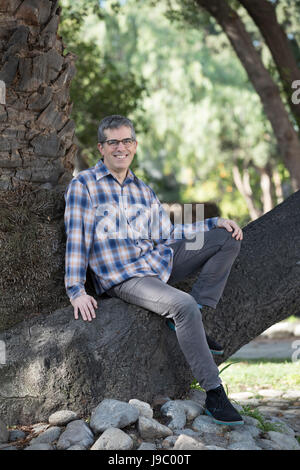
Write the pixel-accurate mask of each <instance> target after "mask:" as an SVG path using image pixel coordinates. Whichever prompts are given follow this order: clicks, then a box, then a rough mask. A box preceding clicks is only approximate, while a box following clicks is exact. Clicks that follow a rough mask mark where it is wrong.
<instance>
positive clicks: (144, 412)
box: [128, 398, 153, 418]
mask: <svg viewBox="0 0 300 470" xmlns="http://www.w3.org/2000/svg"><path fill="white" fill-rule="evenodd" d="M128 403H129V405H132V406H134V407H135V408H137V409H138V410H139V413H140V416H145V417H146V418H153V410H152V408H151V406H150V405H149V403H146V402H145V401H141V400H137V399H136V398H134V399H132V400H129V402H128Z"/></svg>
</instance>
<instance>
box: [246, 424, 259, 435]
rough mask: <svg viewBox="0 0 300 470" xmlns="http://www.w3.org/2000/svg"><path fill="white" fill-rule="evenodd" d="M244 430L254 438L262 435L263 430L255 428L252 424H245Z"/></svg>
mask: <svg viewBox="0 0 300 470" xmlns="http://www.w3.org/2000/svg"><path fill="white" fill-rule="evenodd" d="M243 428H244V431H247V432H249V434H251V436H252V437H259V436H260V435H261V433H262V430H261V429H259V428H258V427H257V426H253V425H252V424H245V425H244V426H243Z"/></svg>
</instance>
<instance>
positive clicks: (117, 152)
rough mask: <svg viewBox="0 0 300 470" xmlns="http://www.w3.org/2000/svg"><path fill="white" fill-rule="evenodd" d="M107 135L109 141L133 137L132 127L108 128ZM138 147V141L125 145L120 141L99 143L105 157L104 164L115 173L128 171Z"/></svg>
mask: <svg viewBox="0 0 300 470" xmlns="http://www.w3.org/2000/svg"><path fill="white" fill-rule="evenodd" d="M105 135H106V140H109V141H110V140H123V139H131V138H132V137H131V129H130V127H127V126H122V127H120V128H119V129H106V130H105ZM136 148H137V142H136V141H134V142H132V143H131V144H129V145H124V143H123V142H119V143H118V145H109V142H104V143H103V144H100V143H98V149H99V151H100V153H101V154H102V155H103V157H104V159H103V162H104V164H105V165H106V166H107V168H108V169H109V170H111V171H113V172H115V173H123V172H124V171H125V170H126V171H127V169H128V168H129V166H130V164H131V162H132V160H133V157H134V155H135V153H136Z"/></svg>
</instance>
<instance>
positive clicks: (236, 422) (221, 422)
mask: <svg viewBox="0 0 300 470" xmlns="http://www.w3.org/2000/svg"><path fill="white" fill-rule="evenodd" d="M205 414H207V415H208V416H211V417H212V419H213V420H214V422H215V423H217V424H225V425H226V426H236V425H239V424H244V421H243V420H242V421H221V420H219V419H216V418H214V417H213V415H212V414H211V412H210V411H208V410H207V409H206V410H205Z"/></svg>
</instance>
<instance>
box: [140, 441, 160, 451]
mask: <svg viewBox="0 0 300 470" xmlns="http://www.w3.org/2000/svg"><path fill="white" fill-rule="evenodd" d="M137 450H156V445H155V444H153V443H152V442H142V443H141V445H140V446H139V447H138V448H137Z"/></svg>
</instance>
